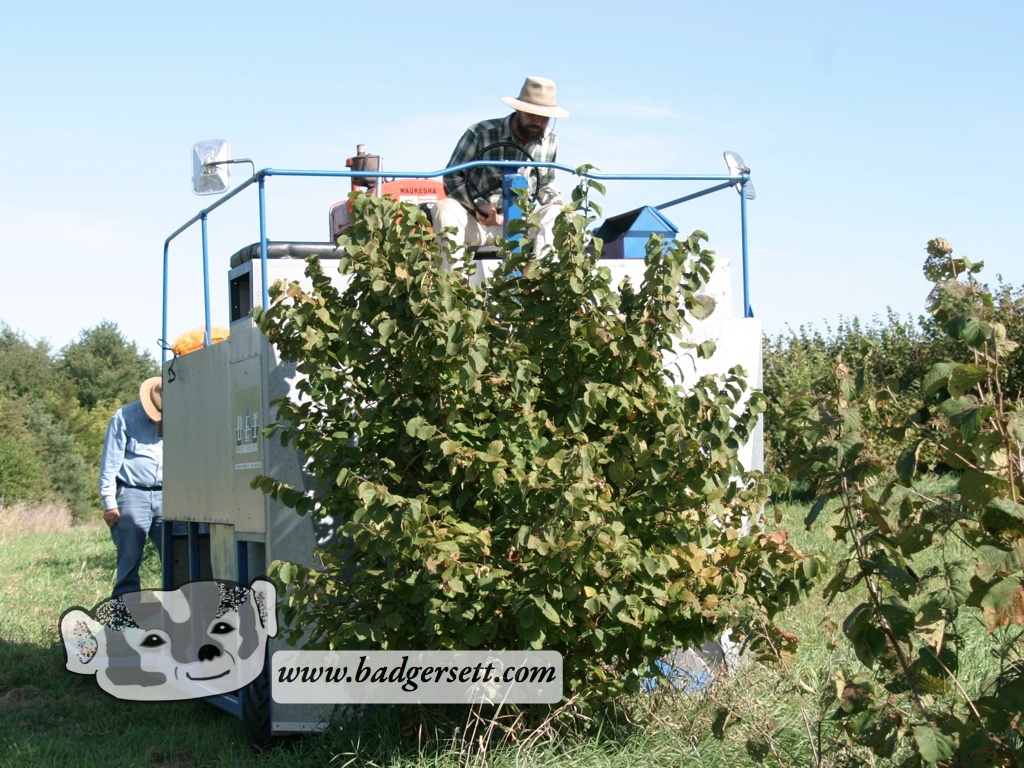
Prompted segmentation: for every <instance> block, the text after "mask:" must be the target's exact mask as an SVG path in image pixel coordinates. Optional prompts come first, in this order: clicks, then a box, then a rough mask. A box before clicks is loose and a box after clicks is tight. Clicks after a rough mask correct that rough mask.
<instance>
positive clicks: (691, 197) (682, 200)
mask: <svg viewBox="0 0 1024 768" xmlns="http://www.w3.org/2000/svg"><path fill="white" fill-rule="evenodd" d="M731 186H732V182H731V181H726V182H723V183H722V184H718V185H716V186H714V187H708V188H707V189H703V190H701V191H700V192H694V193H693V194H692V195H686V196H685V197H677V198H676V199H675V200H669V201H668V202H667V203H662V204H661V205H656V206H654V208H655V210H658V211H663V210H665V209H666V208H671V207H672V206H673V205H679V204H680V203H685V202H686V201H687V200H696V199H697V198H698V197H704V195H710V194H711V193H712V192H718V191H719V190H722V189H728V188H729V187H731Z"/></svg>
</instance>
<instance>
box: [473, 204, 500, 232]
mask: <svg viewBox="0 0 1024 768" xmlns="http://www.w3.org/2000/svg"><path fill="white" fill-rule="evenodd" d="M476 220H477V221H479V222H480V223H481V224H483V225H484V226H485V227H500V226H501V225H502V224H503V223H504V221H505V217H504V216H503V215H502V214H501V212H500V211H499V210H498V209H497V208H495V207H494V205H493V203H484V204H483V205H481V206H480V207H479V208H477V209H476Z"/></svg>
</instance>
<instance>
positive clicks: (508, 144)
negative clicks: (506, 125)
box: [466, 141, 533, 200]
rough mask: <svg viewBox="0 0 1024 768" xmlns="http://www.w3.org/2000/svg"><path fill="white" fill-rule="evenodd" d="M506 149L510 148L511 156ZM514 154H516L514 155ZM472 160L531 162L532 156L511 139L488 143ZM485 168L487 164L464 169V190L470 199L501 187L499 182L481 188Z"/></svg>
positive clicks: (485, 195) (485, 194)
mask: <svg viewBox="0 0 1024 768" xmlns="http://www.w3.org/2000/svg"><path fill="white" fill-rule="evenodd" d="M506 150H512V152H511V154H512V155H513V156H512V157H509V154H510V153H509V152H507V151H506ZM489 154H490V156H488V155H489ZM515 155H518V157H516V156H515ZM473 160H529V161H530V162H531V163H532V162H533V156H532V155H531V154H530V153H529V152H527V151H526V150H525V149H523V148H522V147H521V146H519V145H518V144H516V143H515V142H512V141H498V142H495V143H494V144H488V145H487V146H486V147H484V148H483V149H481V150H480V151H479V152H477V153H476V154H475V155H474V156H473ZM486 170H487V166H485V165H482V166H480V167H479V168H470V169H469V170H468V171H466V192H467V193H468V194H469V199H470V200H476V199H477V198H478V197H487V196H488V195H490V194H491V193H492V192H493V191H494V190H496V189H501V182H500V181H499V182H498V183H497V184H491V185H490V186H489V187H487V188H486V189H483V188H482V187H483V172H484V171H486Z"/></svg>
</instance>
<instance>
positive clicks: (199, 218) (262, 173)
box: [161, 160, 754, 363]
mask: <svg viewBox="0 0 1024 768" xmlns="http://www.w3.org/2000/svg"><path fill="white" fill-rule="evenodd" d="M484 167H489V168H494V167H498V168H510V169H516V168H552V169H554V170H557V171H565V172H567V173H571V174H573V175H574V176H579V177H580V178H586V179H593V180H595V181H699V182H719V183H718V184H716V185H715V186H713V187H709V188H707V189H704V190H701V191H699V192H695V193H692V194H690V195H685V196H683V197H680V198H676V199H675V200H670V201H669V202H667V203H662V204H661V205H658V206H656V208H657V209H658V210H664V209H665V208H668V207H671V206H673V205H678V204H680V203H683V202H686V201H688V200H693V199H694V198H697V197H703V196H704V195H708V194H711V193H712V192H718V191H720V190H723V189H728V188H729V187H731V186H734V185H739V193H740V194H739V197H740V228H741V237H742V254H743V313H744V317H753V316H754V313H753V310H752V309H751V307H750V299H749V281H748V278H747V263H748V261H747V205H746V189H745V187H746V184H747V182H748V181H749V180H750V174H749V173H741V174H738V175H731V174H709V175H695V174H672V173H669V174H665V173H600V172H598V171H593V170H585V171H579V170H578V169H577V168H573V167H571V166H568V165H562V164H560V163H544V162H534V161H518V160H474V161H471V162H468V163H460V164H459V165H453V166H450V167H447V168H442V169H440V170H438V171H430V172H427V173H424V172H421V171H363V170H359V171H355V170H344V171H340V170H339V171H324V170H320V171H315V170H313V171H303V170H293V169H284V168H263V169H261V170H259V171H256V172H255V173H254V174H253V175H252V176H250V177H249V178H248V179H245V180H244V181H243V182H241V183H240V184H239V185H238V186H237V187H235V189H233V190H231V191H230V192H228V193H227V194H225V195H224V196H223V197H221V198H220V199H219V200H217V202H215V203H214V204H213V205H210V206H208V207H206V208H203V209H202V210H201V211H199V213H197V214H196V215H195V216H193V217H192V218H191V219H189V220H188V221H187V222H185V223H184V224H183V225H181V226H180V227H178V228H177V229H176V230H174V232H172V233H171V234H170V235H169V236H168V237H167V239H166V240H164V264H163V279H164V284H163V317H162V340H163V342H164V343H163V344H162V345H161V346H162V347H163V349H162V358H161V362H162V363H163V362H167V349H168V338H167V330H168V329H167V298H168V296H167V291H168V277H169V264H170V245H171V242H172V241H173V240H174V239H175V238H177V237H178V236H179V235H181V234H182V233H184V232H185V231H187V230H188V229H189V228H190V227H192V225H194V224H195V223H196V222H201V223H202V239H203V298H204V305H205V318H204V319H205V323H206V332H205V334H204V339H203V343H204V346H209V345H210V331H211V325H210V272H209V263H208V252H207V231H206V220H207V218H208V216H209V214H210V213H212V212H213V211H215V210H216V209H218V208H220V207H221V206H222V205H224V204H225V203H227V202H228V201H229V200H231V199H233V198H235V197H236V196H237V195H238V194H240V193H241V192H242V191H243V190H245V189H247V188H248V187H250V186H252V185H253V184H256V185H257V186H258V190H259V227H260V277H261V286H260V287H261V298H262V302H263V307H268V306H269V305H270V297H269V286H268V284H267V229H266V196H265V189H264V186H265V180H266V179H267V178H268V177H270V176H292V177H307V178H308V177H318V178H355V177H358V178H377V179H424V178H426V179H432V178H437V177H439V176H448V175H450V174H452V173H457V172H461V171H466V170H470V169H473V168H484Z"/></svg>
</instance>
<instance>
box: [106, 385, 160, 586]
mask: <svg viewBox="0 0 1024 768" xmlns="http://www.w3.org/2000/svg"><path fill="white" fill-rule="evenodd" d="M163 478H164V446H163V381H162V379H161V378H160V377H159V376H154V377H153V378H151V379H146V380H145V381H144V382H142V386H140V387H139V399H138V400H137V401H136V402H134V403H129V404H128V405H126V406H124V407H123V408H120V409H118V410H117V412H116V413H114V415H113V417H112V418H111V419H110V423H109V424H108V425H107V437H106V440H104V442H103V455H102V458H101V459H100V488H99V490H100V499H101V500H102V502H103V509H104V512H103V520H104V522H105V523H106V524H107V525H108V526H110V536H111V538H112V539H113V540H114V546H115V547H117V581H116V583H115V584H114V591H113V594H112V597H117V596H118V595H121V594H124V593H125V592H136V591H138V590H139V589H141V586H140V583H139V566H140V565H141V564H142V552H143V549H144V548H145V546H146V539H147V537H148V538H149V539H151V540H152V541H153V544H154V546H156V551H157V553H158V554H159V553H160V542H161V532H162V530H163V527H162V526H163Z"/></svg>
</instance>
